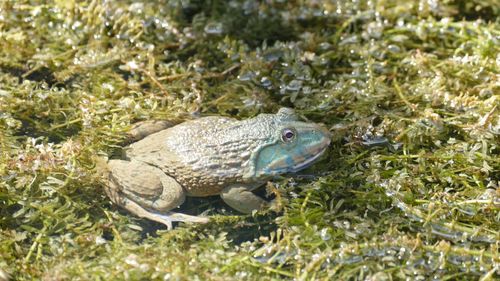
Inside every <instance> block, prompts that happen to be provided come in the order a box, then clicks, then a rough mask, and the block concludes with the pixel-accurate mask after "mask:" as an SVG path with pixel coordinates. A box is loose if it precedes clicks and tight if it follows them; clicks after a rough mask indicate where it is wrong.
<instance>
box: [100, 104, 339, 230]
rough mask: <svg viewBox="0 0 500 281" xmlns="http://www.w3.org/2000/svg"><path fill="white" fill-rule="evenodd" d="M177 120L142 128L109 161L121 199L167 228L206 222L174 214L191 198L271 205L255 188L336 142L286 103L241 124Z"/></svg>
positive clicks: (246, 209)
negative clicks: (213, 197) (120, 156)
mask: <svg viewBox="0 0 500 281" xmlns="http://www.w3.org/2000/svg"><path fill="white" fill-rule="evenodd" d="M172 125H173V123H169V122H163V123H162V122H150V123H149V124H147V125H144V126H136V128H134V130H135V131H137V133H135V134H134V132H132V133H131V137H132V138H135V139H140V138H143V139H141V140H139V141H137V142H134V143H132V144H130V145H129V146H128V147H126V149H125V155H124V159H123V160H110V161H108V165H107V166H108V167H107V170H108V173H107V179H108V184H107V188H106V191H107V193H108V195H109V196H110V198H111V200H112V201H113V202H115V203H116V204H118V205H120V206H123V207H124V208H125V209H127V210H129V211H131V212H132V213H134V214H136V215H138V216H140V217H145V218H148V219H151V220H155V221H158V222H160V223H163V224H165V225H167V227H169V228H171V222H172V221H191V222H207V221H208V220H207V218H203V217H194V216H188V215H185V214H179V213H172V212H170V210H172V209H173V208H175V207H177V206H179V205H180V204H182V203H183V202H184V199H185V196H198V197H199V196H210V195H220V196H221V197H222V199H223V200H224V201H225V202H226V203H227V204H228V205H229V206H231V207H233V208H234V209H236V210H238V211H241V212H243V213H250V212H252V211H253V210H259V209H262V208H263V207H264V206H265V205H266V203H267V202H266V201H265V200H263V199H261V198H260V197H258V196H256V195H255V194H253V193H252V192H251V191H252V190H253V189H255V188H257V187H259V186H261V185H263V184H264V183H265V182H266V181H267V180H269V179H270V178H272V177H273V176H275V175H278V174H283V173H290V172H296V171H298V170H300V169H303V168H305V167H307V166H308V165H310V164H311V163H312V162H314V161H315V160H316V159H318V158H319V156H320V155H321V154H322V153H323V152H324V151H325V150H326V148H327V146H328V145H329V143H330V134H329V132H328V131H327V130H326V129H325V128H324V127H322V126H320V125H318V124H314V123H306V122H300V121H298V120H297V117H296V115H295V114H294V112H293V110H291V109H288V108H282V109H280V110H279V112H278V113H277V114H261V115H259V116H257V117H255V118H252V119H247V120H241V121H240V120H236V119H232V118H226V117H218V116H211V117H203V118H199V119H196V120H190V121H186V122H183V123H181V124H178V125H175V126H173V127H170V128H166V127H169V126H172ZM165 128H166V129H165ZM290 132H292V135H293V138H288V136H290ZM150 133H151V134H150ZM137 135H139V137H137Z"/></svg>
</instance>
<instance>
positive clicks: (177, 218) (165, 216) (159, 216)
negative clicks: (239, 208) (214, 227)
mask: <svg viewBox="0 0 500 281" xmlns="http://www.w3.org/2000/svg"><path fill="white" fill-rule="evenodd" d="M121 200H122V202H123V203H124V204H123V205H122V206H123V207H124V208H125V209H127V210H128V211H130V212H132V213H134V214H135V215H137V216H139V217H141V218H145V219H149V220H152V221H156V222H159V223H161V224H163V225H165V226H166V227H167V229H169V230H170V229H172V222H194V223H207V222H208V221H209V219H208V218H204V217H196V216H190V215H186V214H181V213H175V212H165V213H157V212H152V211H148V210H146V209H144V208H143V207H141V206H140V205H139V204H137V203H136V202H134V201H132V200H130V199H127V198H122V199H121Z"/></svg>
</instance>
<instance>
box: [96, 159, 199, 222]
mask: <svg viewBox="0 0 500 281" xmlns="http://www.w3.org/2000/svg"><path fill="white" fill-rule="evenodd" d="M108 172H109V174H108V175H109V180H108V184H107V185H106V193H107V194H108V196H109V198H110V199H111V201H113V202H114V203H115V204H117V205H119V206H121V207H123V208H125V209H126V210H128V211H130V212H132V213H133V214H135V215H137V216H139V217H142V218H147V219H150V220H153V221H156V222H159V223H162V224H164V225H166V226H167V227H168V228H169V229H171V228H172V222H173V221H184V222H198V223H206V222H208V219H207V218H202V217H195V216H189V215H185V214H178V213H174V212H170V210H172V209H173V208H176V207H177V206H179V205H181V204H182V203H183V202H184V199H185V197H186V192H185V190H184V188H183V187H182V186H181V185H180V184H179V183H178V182H177V181H176V180H175V179H173V178H171V177H169V176H168V175H166V174H165V173H163V172H162V171H161V170H160V169H158V168H156V167H153V166H151V165H148V164H145V163H142V162H139V161H135V160H131V161H125V160H110V161H109V162H108Z"/></svg>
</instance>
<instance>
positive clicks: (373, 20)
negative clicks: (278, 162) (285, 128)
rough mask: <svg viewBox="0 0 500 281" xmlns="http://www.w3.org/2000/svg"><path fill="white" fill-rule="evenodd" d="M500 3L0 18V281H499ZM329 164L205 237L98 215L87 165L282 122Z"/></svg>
mask: <svg viewBox="0 0 500 281" xmlns="http://www.w3.org/2000/svg"><path fill="white" fill-rule="evenodd" d="M499 18H500V6H499V5H498V1H496V0H473V1H465V0H446V1H431V0H416V1H401V0H378V1H367V0H366V1H365V0H356V1H354V0H353V1H333V0H332V1H281V0H266V1H256V0H245V1H216V0H212V1H196V0H182V1H181V0H171V1H167V0H163V1H162V0H156V1H101V0H92V1H91V0H88V1H87V0H82V1H73V0H70V1H59V0H51V1H36V0H30V1H28V0H16V1H14V0H5V1H1V2H0V128H1V130H0V157H1V159H0V280H2V281H5V280H281V279H289V280H497V279H498V278H499V274H500V272H499V267H500V259H499V251H498V248H499V244H500V243H499V238H500V235H499V230H500V212H499V209H500V199H499V197H500V187H499V185H500V157H499V154H500V148H499V143H500V142H499V140H500V137H499V136H500V108H499V100H500V75H499V73H500V71H499V70H500V20H499ZM283 106H287V107H292V108H294V109H295V110H296V111H297V112H298V113H299V114H300V116H301V118H302V119H304V120H310V121H313V122H319V123H324V124H325V125H326V126H328V128H329V129H330V131H331V132H332V135H333V138H332V144H331V146H330V148H329V150H328V152H327V155H326V156H325V157H324V158H322V160H321V161H319V163H317V164H316V165H314V166H313V167H312V168H310V169H308V170H306V171H304V172H302V173H301V174H300V175H298V176H295V177H283V178H277V179H275V180H273V181H272V182H271V183H268V185H267V187H266V188H263V189H261V190H260V192H261V193H263V194H265V193H269V194H271V195H272V196H273V197H275V199H276V201H277V203H278V204H277V206H276V208H274V209H273V210H269V211H265V212H260V213H255V214H253V215H248V216H244V215H241V214H238V213H236V212H233V211H231V210H230V209H229V208H228V207H226V206H225V205H224V204H223V203H222V202H221V201H220V199H219V198H217V197H210V198H202V199H199V198H198V199H189V200H188V202H187V203H186V204H184V205H183V206H182V210H181V211H183V212H186V213H191V214H202V215H204V216H209V217H210V218H211V222H210V223H208V224H205V225H190V224H178V225H176V227H175V228H174V229H173V230H171V231H167V230H166V229H165V227H163V226H161V225H158V224H155V223H152V222H149V221H146V220H143V219H140V218H137V217H136V216H134V215H132V214H130V213H127V212H125V211H123V210H121V209H120V208H118V207H117V206H114V205H112V204H111V203H110V202H109V200H108V199H107V198H106V196H105V194H104V192H103V184H102V183H101V182H100V181H99V178H98V177H97V176H96V171H95V165H96V159H97V157H98V156H103V155H113V154H115V155H116V154H119V153H120V151H121V149H120V148H121V144H122V143H123V140H124V136H125V133H126V132H127V130H128V129H129V128H130V125H131V124H133V123H135V122H138V121H142V120H151V119H172V118H174V119H178V120H186V119H192V118H196V117H198V116H208V115H223V116H232V117H235V118H241V119H243V118H249V117H252V116H255V115H256V114H259V113H262V112H276V110H277V109H278V108H280V107H283Z"/></svg>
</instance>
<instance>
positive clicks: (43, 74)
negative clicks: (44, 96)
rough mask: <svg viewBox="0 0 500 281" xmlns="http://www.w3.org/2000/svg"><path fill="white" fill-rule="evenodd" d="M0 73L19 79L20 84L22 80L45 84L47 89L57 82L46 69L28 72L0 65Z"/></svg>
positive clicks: (41, 68) (27, 70)
mask: <svg viewBox="0 0 500 281" xmlns="http://www.w3.org/2000/svg"><path fill="white" fill-rule="evenodd" d="M0 71H2V72H6V73H9V74H11V75H12V76H15V77H17V78H19V82H20V83H22V82H23V80H30V81H35V82H45V83H47V85H48V86H49V87H52V86H53V85H55V84H56V83H57V82H58V81H57V79H56V78H55V76H54V74H53V73H52V71H50V69H49V68H47V67H40V68H37V69H35V70H29V69H24V68H19V67H12V66H2V65H0Z"/></svg>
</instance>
